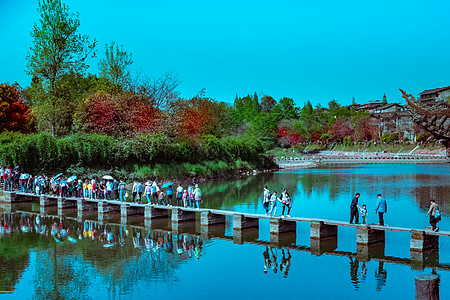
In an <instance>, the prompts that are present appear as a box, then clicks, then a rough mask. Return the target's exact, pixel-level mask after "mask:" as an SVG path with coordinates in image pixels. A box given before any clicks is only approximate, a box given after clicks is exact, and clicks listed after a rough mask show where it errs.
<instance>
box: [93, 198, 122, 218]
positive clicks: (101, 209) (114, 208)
mask: <svg viewBox="0 0 450 300" xmlns="http://www.w3.org/2000/svg"><path fill="white" fill-rule="evenodd" d="M97 205H98V206H97V210H98V214H99V215H101V214H106V213H111V212H119V211H120V206H119V205H113V204H110V203H108V202H106V201H98V204H97Z"/></svg>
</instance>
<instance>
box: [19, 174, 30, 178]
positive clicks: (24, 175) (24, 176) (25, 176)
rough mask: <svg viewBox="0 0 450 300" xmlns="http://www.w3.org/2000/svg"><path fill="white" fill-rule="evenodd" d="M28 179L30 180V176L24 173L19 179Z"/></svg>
mask: <svg viewBox="0 0 450 300" xmlns="http://www.w3.org/2000/svg"><path fill="white" fill-rule="evenodd" d="M28 178H30V174H27V173H24V174H22V175H20V179H28Z"/></svg>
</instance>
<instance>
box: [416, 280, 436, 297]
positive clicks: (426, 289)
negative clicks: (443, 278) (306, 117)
mask: <svg viewBox="0 0 450 300" xmlns="http://www.w3.org/2000/svg"><path fill="white" fill-rule="evenodd" d="M439 281H440V280H439V276H437V275H435V274H420V275H417V276H416V278H415V279H414V282H415V286H416V288H415V298H416V300H433V299H439Z"/></svg>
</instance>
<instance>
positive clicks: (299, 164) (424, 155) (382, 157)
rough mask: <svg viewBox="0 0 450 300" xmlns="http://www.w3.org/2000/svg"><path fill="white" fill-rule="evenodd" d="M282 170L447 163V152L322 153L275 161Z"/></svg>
mask: <svg viewBox="0 0 450 300" xmlns="http://www.w3.org/2000/svg"><path fill="white" fill-rule="evenodd" d="M275 161H276V163H277V164H278V165H279V167H280V168H311V167H315V166H318V165H319V164H328V163H365V164H371V163H374V164H392V163H447V162H449V161H448V158H447V156H446V153H445V150H444V151H442V150H433V151H429V150H423V149H422V150H417V151H414V152H412V153H388V152H342V151H321V152H318V153H316V154H314V155H306V156H304V157H283V158H278V159H276V160H275Z"/></svg>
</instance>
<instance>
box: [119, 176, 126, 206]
mask: <svg viewBox="0 0 450 300" xmlns="http://www.w3.org/2000/svg"><path fill="white" fill-rule="evenodd" d="M126 192H127V184H126V183H125V182H124V181H123V180H120V182H119V200H120V201H123V202H125V194H126Z"/></svg>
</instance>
